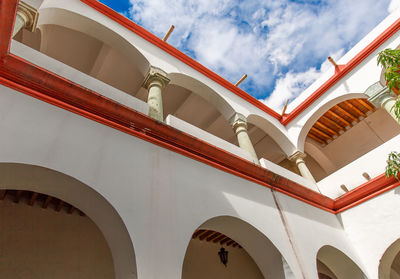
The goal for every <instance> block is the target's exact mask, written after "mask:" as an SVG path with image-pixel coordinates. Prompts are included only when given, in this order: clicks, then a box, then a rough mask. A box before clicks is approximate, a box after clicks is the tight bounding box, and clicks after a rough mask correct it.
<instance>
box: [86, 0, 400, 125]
mask: <svg viewBox="0 0 400 279" xmlns="http://www.w3.org/2000/svg"><path fill="white" fill-rule="evenodd" d="M81 2H83V3H85V4H87V5H88V6H90V7H92V8H93V9H95V10H97V11H98V12H100V13H102V14H104V15H105V16H107V17H109V18H111V19H112V20H114V21H115V22H118V23H119V24H121V25H122V26H124V27H125V28H127V29H129V30H131V31H132V32H134V33H135V34H137V35H139V36H141V37H142V38H144V39H145V40H147V41H148V42H150V43H152V44H154V45H155V46H157V47H159V48H160V49H162V50H164V51H165V52H167V53H169V54H170V55H172V56H174V57H175V58H177V59H179V60H180V61H182V62H183V63H185V64H187V65H189V66H190V67H192V68H193V69H195V70H197V71H199V72H200V73H202V74H204V75H205V76H207V77H208V78H210V79H212V80H214V81H215V82H217V83H219V84H220V85H222V86H223V87H225V88H226V89H228V90H230V91H231V92H232V93H234V94H236V95H238V96H239V97H241V98H243V99H244V100H246V101H247V102H249V103H251V104H253V105H254V106H256V107H257V108H259V109H261V110H263V111H264V112H266V113H268V114H269V115H271V116H273V117H274V118H276V119H278V120H280V121H281V123H282V124H283V125H287V124H289V123H290V122H291V121H292V120H293V119H295V118H296V117H297V116H298V115H299V114H300V113H302V112H303V111H304V110H305V109H306V108H308V107H309V106H310V105H311V104H312V103H314V102H315V101H316V100H317V99H318V98H319V97H321V96H322V95H323V94H324V93H325V92H326V91H328V90H329V89H330V88H331V87H332V86H333V85H335V84H336V83H337V82H338V81H339V80H340V79H342V78H343V77H344V76H346V75H347V74H348V73H349V72H350V71H351V70H353V69H354V68H355V67H356V66H357V65H359V64H360V63H361V62H362V61H363V60H364V59H365V58H366V57H367V56H369V55H370V54H371V53H372V52H374V51H375V50H376V49H377V48H378V47H379V46H380V45H382V44H383V43H384V42H385V41H386V40H387V39H388V38H390V37H391V36H392V35H393V34H394V33H396V32H397V31H399V29H400V19H398V20H397V21H396V22H394V23H393V24H392V25H391V26H389V27H388V28H387V29H386V30H385V31H384V32H383V33H381V34H380V35H379V36H378V37H377V38H376V39H375V40H373V41H372V42H371V43H370V44H369V45H368V46H366V47H365V48H364V49H363V50H362V51H360V52H359V53H358V54H357V55H356V56H355V57H354V58H353V59H351V60H350V61H349V62H348V63H347V64H346V65H339V69H338V70H337V71H335V74H334V75H333V76H332V77H331V78H330V79H328V80H327V81H326V82H325V83H324V84H322V85H321V86H320V87H319V88H318V89H317V90H316V91H315V92H313V93H312V94H311V95H310V96H309V97H308V98H307V99H306V100H305V101H303V102H302V103H301V104H300V105H298V106H297V107H296V108H295V109H294V110H293V111H292V112H290V113H289V114H286V115H284V116H283V117H282V116H281V115H280V114H279V113H277V112H276V111H274V110H273V109H271V108H269V107H268V106H266V105H265V104H263V103H262V102H260V101H259V100H257V99H256V98H254V97H252V96H250V95H249V94H248V93H246V92H245V91H243V90H241V89H240V88H238V87H236V86H234V85H233V84H232V83H230V82H229V81H227V80H225V79H224V78H222V77H221V76H219V75H217V74H216V73H214V72H213V71H211V70H209V69H208V68H206V67H204V66H203V65H201V64H200V63H199V62H197V61H195V60H194V59H192V58H190V57H189V56H187V55H186V54H184V53H182V52H181V51H179V50H177V49H176V48H174V47H173V46H171V45H170V44H168V43H166V42H164V41H163V40H161V39H160V38H158V37H157V36H155V35H154V34H152V33H150V32H149V31H147V30H146V29H144V28H143V27H141V26H139V25H138V24H136V23H134V22H133V21H131V20H130V19H128V18H126V17H125V16H123V15H121V14H119V13H117V12H115V11H114V10H112V9H111V8H109V7H107V6H106V5H104V4H102V3H100V2H98V1H97V0H81Z"/></svg>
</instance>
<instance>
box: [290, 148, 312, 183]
mask: <svg viewBox="0 0 400 279" xmlns="http://www.w3.org/2000/svg"><path fill="white" fill-rule="evenodd" d="M305 157H306V154H304V153H302V152H300V151H297V152H295V153H294V154H293V155H291V156H290V157H289V160H290V161H292V162H295V163H296V166H297V168H298V169H299V172H300V174H301V176H302V177H304V178H306V179H308V180H310V181H312V182H314V183H315V184H316V183H317V182H316V181H315V179H314V176H313V175H312V174H311V172H310V170H309V169H308V167H307V165H306V162H304V158H305Z"/></svg>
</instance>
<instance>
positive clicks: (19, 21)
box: [12, 11, 26, 38]
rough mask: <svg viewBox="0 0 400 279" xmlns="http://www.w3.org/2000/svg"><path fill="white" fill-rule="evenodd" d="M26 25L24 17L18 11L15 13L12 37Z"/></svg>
mask: <svg viewBox="0 0 400 279" xmlns="http://www.w3.org/2000/svg"><path fill="white" fill-rule="evenodd" d="M25 25H26V18H25V17H24V16H23V15H22V14H21V13H20V12H19V11H18V12H17V15H16V16H15V22H14V30H13V34H12V37H13V38H14V36H15V35H16V34H17V33H18V32H19V31H20V30H21V29H22V28H24V27H25Z"/></svg>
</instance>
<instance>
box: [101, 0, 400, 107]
mask: <svg viewBox="0 0 400 279" xmlns="http://www.w3.org/2000/svg"><path fill="white" fill-rule="evenodd" d="M100 1H101V2H103V3H104V4H106V5H108V6H109V7H111V8H112V9H114V10H116V11H117V12H120V13H122V14H124V15H126V16H127V17H129V18H130V19H132V20H133V21H135V22H136V23H138V24H140V25H141V26H143V27H145V28H146V29H147V30H149V31H151V32H152V33H154V34H155V35H157V36H159V37H163V36H164V34H165V33H166V32H167V30H168V29H169V27H170V26H171V24H174V25H175V30H174V32H173V33H172V35H171V37H170V38H169V39H168V43H170V44H171V45H173V46H175V47H177V48H178V49H179V50H181V51H183V52H184V53H186V54H188V55H189V56H191V57H193V58H194V59H196V60H197V61H199V62H200V63H202V64H203V65H205V66H206V67H208V68H210V69H211V70H213V71H215V72H217V73H218V74H219V75H221V76H223V77H224V78H226V79H227V80H229V81H231V82H233V83H235V82H236V81H237V80H239V78H240V77H241V76H242V75H243V74H245V73H246V74H248V76H249V77H248V78H247V79H246V80H245V81H244V82H243V83H242V85H241V86H240V87H241V88H242V89H244V90H245V91H246V92H248V93H249V94H251V95H252V96H254V97H256V98H257V99H259V100H261V101H263V102H264V103H266V104H267V105H268V106H270V107H272V108H274V109H276V110H280V109H282V107H283V105H284V102H285V101H286V99H288V98H289V99H293V98H295V97H296V96H298V95H299V94H300V93H301V92H302V91H303V90H304V89H305V88H307V87H308V86H309V85H310V84H311V83H312V82H314V81H315V80H316V79H317V78H318V77H319V76H320V75H321V73H322V72H324V71H325V70H326V69H327V68H328V67H329V66H330V64H329V62H327V59H326V58H327V57H328V56H329V55H331V56H332V57H334V58H335V59H336V60H337V59H339V58H340V57H341V56H343V55H344V54H345V53H346V52H347V51H348V50H349V49H350V48H351V47H353V46H354V45H355V44H356V43H357V42H358V41H359V40H361V39H362V38H363V37H364V36H365V35H366V34H367V33H368V32H369V31H371V30H372V29H373V28H374V27H375V26H376V25H378V24H379V23H380V22H381V21H382V20H383V19H384V18H385V17H386V16H388V15H389V13H390V12H391V11H393V10H394V9H395V8H398V7H399V6H400V0H359V1H354V0H258V1H254V0H246V1H242V0H100Z"/></svg>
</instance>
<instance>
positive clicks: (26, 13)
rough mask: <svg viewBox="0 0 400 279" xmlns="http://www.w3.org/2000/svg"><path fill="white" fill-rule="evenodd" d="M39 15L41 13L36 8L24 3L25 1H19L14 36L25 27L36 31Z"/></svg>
mask: <svg viewBox="0 0 400 279" xmlns="http://www.w3.org/2000/svg"><path fill="white" fill-rule="evenodd" d="M38 16H39V13H38V11H37V10H36V9H35V8H33V7H31V6H30V5H28V4H26V3H24V2H23V1H19V3H18V10H17V14H16V16H15V22H14V30H13V34H12V36H13V37H14V36H15V35H16V34H17V33H18V32H19V31H20V30H21V29H23V28H26V29H28V30H29V31H31V32H34V31H35V29H36V24H37V20H38Z"/></svg>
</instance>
